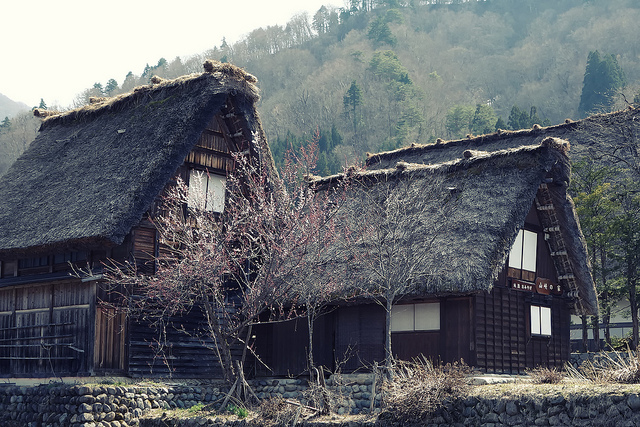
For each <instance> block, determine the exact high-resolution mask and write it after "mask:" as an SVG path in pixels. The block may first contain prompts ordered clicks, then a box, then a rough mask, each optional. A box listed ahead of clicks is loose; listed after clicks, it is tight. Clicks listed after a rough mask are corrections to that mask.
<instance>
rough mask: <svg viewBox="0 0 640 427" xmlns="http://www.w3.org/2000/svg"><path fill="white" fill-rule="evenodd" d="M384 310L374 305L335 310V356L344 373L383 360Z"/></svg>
mask: <svg viewBox="0 0 640 427" xmlns="http://www.w3.org/2000/svg"><path fill="white" fill-rule="evenodd" d="M384 331H385V314H384V309H383V308H382V307H381V306H380V305H378V304H363V305H354V306H346V307H340V308H338V309H337V310H336V338H335V344H334V345H335V358H336V360H337V363H341V364H342V366H343V371H344V372H353V371H355V370H358V369H362V368H363V367H368V366H371V365H372V364H373V362H383V361H384V358H385V354H384V336H385V335H384Z"/></svg>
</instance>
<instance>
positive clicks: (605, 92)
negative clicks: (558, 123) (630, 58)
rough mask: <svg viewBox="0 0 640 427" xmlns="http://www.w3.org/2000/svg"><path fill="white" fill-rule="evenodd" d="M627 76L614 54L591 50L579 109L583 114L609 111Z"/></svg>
mask: <svg viewBox="0 0 640 427" xmlns="http://www.w3.org/2000/svg"><path fill="white" fill-rule="evenodd" d="M625 80H626V79H625V76H624V72H623V71H622V67H620V65H619V64H618V60H617V59H616V57H615V56H613V55H612V54H609V55H602V56H601V55H600V52H598V51H597V50H596V51H592V52H589V57H588V59H587V67H586V69H585V72H584V80H583V82H582V94H581V95H580V105H579V107H578V110H579V112H580V114H582V115H583V116H586V115H589V114H593V113H598V112H606V111H609V109H610V108H611V106H612V105H613V102H614V96H615V94H616V91H617V90H618V89H621V88H622V87H624V85H625Z"/></svg>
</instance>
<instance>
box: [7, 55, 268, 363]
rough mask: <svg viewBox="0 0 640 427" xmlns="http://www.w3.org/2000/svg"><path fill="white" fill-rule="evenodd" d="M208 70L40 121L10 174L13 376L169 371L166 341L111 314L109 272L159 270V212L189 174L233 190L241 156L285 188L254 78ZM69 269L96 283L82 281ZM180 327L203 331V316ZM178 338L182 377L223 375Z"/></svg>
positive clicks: (220, 67) (205, 353)
mask: <svg viewBox="0 0 640 427" xmlns="http://www.w3.org/2000/svg"><path fill="white" fill-rule="evenodd" d="M204 65H205V72H204V73H198V74H192V75H189V76H184V77H181V78H178V79H175V80H169V81H166V80H161V79H152V81H153V83H152V84H150V85H148V86H143V87H139V88H137V89H135V90H134V91H133V92H132V93H128V94H124V95H120V96H117V97H115V98H106V99H96V100H92V102H93V103H92V104H90V105H87V106H85V107H82V108H79V109H76V110H73V111H69V112H66V113H62V114H57V115H47V114H38V115H40V116H43V117H44V116H48V117H46V118H45V119H44V121H43V123H42V126H41V129H40V133H39V135H38V137H37V138H36V139H35V141H33V143H32V144H31V145H30V147H29V148H28V150H27V151H25V152H24V154H23V155H22V156H21V157H20V158H19V159H18V160H17V161H16V162H15V163H14V164H13V166H12V167H11V168H10V169H9V171H7V173H6V174H5V175H4V176H2V178H0V340H2V341H3V342H4V343H5V344H6V345H3V346H2V348H0V375H1V376H15V375H20V376H33V375H36V376H37V375H51V372H50V371H51V370H52V369H53V370H54V371H55V373H56V374H58V375H65V374H67V375H78V374H85V375H86V374H92V373H95V372H109V371H116V372H119V373H125V374H129V375H149V374H151V373H153V374H154V375H168V374H169V373H170V372H171V371H170V370H168V369H169V368H168V367H167V366H164V364H163V362H162V360H160V359H157V360H156V358H155V356H156V354H157V352H158V349H157V348H155V347H154V345H153V339H154V338H157V336H156V335H154V334H153V333H150V332H149V330H148V329H145V328H143V327H140V326H139V325H136V324H135V323H131V322H130V321H129V320H128V319H127V318H126V316H125V313H124V312H121V311H119V310H117V309H114V308H113V307H100V301H101V300H102V301H104V300H107V301H109V300H110V299H112V297H113V295H114V293H113V292H111V290H108V289H106V288H103V287H102V285H101V284H100V281H99V279H100V275H99V273H100V268H101V265H102V262H103V261H104V260H106V259H113V260H116V261H124V260H131V261H135V262H136V263H137V264H138V267H139V268H141V269H146V270H143V271H147V270H148V271H149V272H153V269H154V263H153V259H154V254H157V252H158V239H157V232H156V229H155V227H154V226H153V224H151V223H150V222H149V220H148V213H149V212H150V211H151V210H153V209H154V208H155V204H156V200H157V199H158V197H159V196H160V195H161V194H162V193H163V190H164V189H165V187H166V186H167V185H171V184H172V183H173V182H175V179H176V177H177V176H180V177H181V178H182V179H183V180H184V181H185V182H186V183H188V184H189V185H192V184H193V183H192V182H191V181H190V177H191V176H192V175H194V174H195V175H198V176H199V177H200V178H201V181H200V183H199V184H198V185H203V184H202V182H205V183H206V184H207V185H208V186H209V188H210V189H218V190H219V189H223V188H224V186H223V183H224V181H225V179H226V174H227V173H228V172H229V171H231V170H232V169H233V168H234V160H233V156H232V153H234V152H237V153H243V154H247V155H249V156H251V159H252V161H254V162H256V164H257V165H260V166H261V167H264V168H266V169H267V170H268V173H269V174H270V176H272V177H273V180H272V182H273V183H274V185H277V174H276V170H275V166H274V163H273V160H272V158H271V154H270V151H269V148H268V146H267V143H266V139H265V138H264V132H263V130H262V126H261V123H260V119H259V118H258V114H257V112H256V108H255V103H256V101H257V100H258V89H257V87H256V86H255V85H254V83H255V82H256V79H255V77H253V76H252V75H250V74H248V73H246V72H244V71H243V70H241V69H239V68H237V67H234V66H232V65H229V64H220V63H216V62H213V61H207V62H206V63H205V64H204ZM38 113H42V112H38ZM202 180H204V181H202ZM194 182H195V180H194ZM194 185H195V184H194ZM206 191H207V194H208V195H207V197H209V189H207V190H206ZM211 194H212V196H211V197H212V200H211V204H210V208H211V209H212V210H215V209H223V204H224V199H222V200H223V202H222V207H220V201H219V200H218V199H216V200H213V193H211ZM207 203H209V202H207ZM70 263H71V264H73V265H75V266H77V267H81V268H86V267H87V266H88V267H90V268H92V270H93V276H92V277H85V278H84V279H82V280H81V279H79V278H74V277H71V276H70V275H69V269H70ZM33 313H36V314H37V315H35V316H34V314H33ZM182 321H183V322H185V323H184V325H186V326H185V327H187V328H188V327H198V322H199V320H198V319H197V318H194V317H192V318H186V319H183V320H182ZM18 337H20V339H18ZM168 339H169V340H172V339H173V340H176V341H180V343H181V344H180V346H177V348H176V350H175V351H174V353H173V355H172V360H173V363H174V365H173V366H172V367H171V369H178V371H180V370H181V369H182V371H181V372H180V375H183V376H215V375H216V372H215V369H217V366H218V363H217V362H215V361H212V360H209V358H211V357H212V352H211V351H210V350H207V349H205V348H204V347H203V344H202V343H201V342H198V341H197V340H191V341H189V340H186V341H185V338H184V336H180V335H179V334H176V335H174V336H172V337H168ZM34 343H41V344H42V345H41V346H34V345H33V344H34ZM205 344H207V343H205ZM208 344H210V343H208ZM43 352H44V353H43ZM194 358H195V359H197V360H199V361H201V362H202V363H203V365H202V366H200V365H197V364H194V363H193V360H194ZM45 359H48V360H51V361H52V362H51V363H52V364H50V363H43V362H42V360H45Z"/></svg>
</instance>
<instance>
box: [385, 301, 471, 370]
mask: <svg viewBox="0 0 640 427" xmlns="http://www.w3.org/2000/svg"><path fill="white" fill-rule="evenodd" d="M433 301H434V300H429V302H433ZM438 301H439V302H440V330H439V331H418V332H394V333H393V334H392V339H391V345H392V347H393V354H394V356H395V357H397V358H398V359H401V360H413V359H415V358H416V357H420V356H425V357H427V358H428V359H431V360H432V361H434V362H436V363H438V362H444V363H450V362H457V361H460V360H464V361H465V362H466V363H468V364H469V363H473V362H474V360H473V356H474V353H473V351H472V350H474V340H473V338H472V337H473V327H472V323H471V319H472V312H473V311H472V309H473V307H472V299H471V297H456V298H453V297H449V298H442V299H440V300H438ZM416 302H418V301H416Z"/></svg>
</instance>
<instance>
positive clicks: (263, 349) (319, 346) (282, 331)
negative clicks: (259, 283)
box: [252, 311, 335, 376]
mask: <svg viewBox="0 0 640 427" xmlns="http://www.w3.org/2000/svg"><path fill="white" fill-rule="evenodd" d="M334 328H335V313H334V312H333V311H329V312H328V313H326V314H324V315H322V316H320V317H319V318H318V319H316V321H315V323H314V327H313V355H314V356H313V357H314V364H315V365H316V366H324V367H325V368H327V369H329V370H330V371H333V370H334V368H335V364H334V355H333V354H334V351H333V347H334V346H333V342H334V340H335V330H334ZM253 335H254V336H255V337H256V338H255V344H254V345H255V349H256V353H257V354H258V356H259V357H260V361H255V360H254V361H253V362H252V365H253V369H252V372H253V373H254V374H255V375H258V376H270V375H276V376H296V375H301V374H305V373H308V365H309V363H308V361H307V354H308V348H309V327H308V325H307V318H306V317H301V318H296V319H291V320H288V321H286V322H278V323H263V324H260V325H256V326H254V327H253ZM327 343H331V344H330V345H328V344H327Z"/></svg>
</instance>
